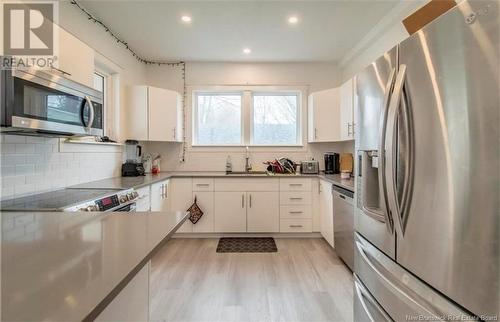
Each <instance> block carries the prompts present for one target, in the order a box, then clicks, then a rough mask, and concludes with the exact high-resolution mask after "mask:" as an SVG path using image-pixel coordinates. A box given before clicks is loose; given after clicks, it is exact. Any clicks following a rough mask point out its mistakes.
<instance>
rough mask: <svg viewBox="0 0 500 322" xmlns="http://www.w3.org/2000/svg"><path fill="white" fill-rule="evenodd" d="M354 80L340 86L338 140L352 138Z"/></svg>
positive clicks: (353, 129)
mask: <svg viewBox="0 0 500 322" xmlns="http://www.w3.org/2000/svg"><path fill="white" fill-rule="evenodd" d="M354 126H355V124H354V81H353V79H350V80H348V81H347V82H345V83H344V84H342V86H340V140H342V141H344V140H354V131H355V128H354Z"/></svg>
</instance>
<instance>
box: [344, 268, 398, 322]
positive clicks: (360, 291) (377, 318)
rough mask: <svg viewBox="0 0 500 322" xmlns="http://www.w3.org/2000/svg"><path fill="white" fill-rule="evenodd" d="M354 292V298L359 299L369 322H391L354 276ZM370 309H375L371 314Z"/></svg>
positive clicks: (371, 310)
mask: <svg viewBox="0 0 500 322" xmlns="http://www.w3.org/2000/svg"><path fill="white" fill-rule="evenodd" d="M354 290H355V291H356V296H357V298H358V299H359V303H360V304H361V306H362V307H363V310H364V311H365V313H366V315H367V316H368V318H369V319H370V321H371V322H381V321H386V322H392V321H393V320H392V319H391V318H390V317H389V315H388V314H387V313H386V312H384V310H383V309H382V308H381V307H380V305H379V304H378V303H377V302H376V301H375V299H374V298H373V297H372V296H371V295H370V293H369V292H368V290H367V289H366V288H365V287H364V286H363V285H362V284H361V282H360V281H359V278H358V277H357V276H356V275H354ZM367 302H368V303H367ZM370 307H373V308H375V309H376V311H375V312H373V309H370Z"/></svg>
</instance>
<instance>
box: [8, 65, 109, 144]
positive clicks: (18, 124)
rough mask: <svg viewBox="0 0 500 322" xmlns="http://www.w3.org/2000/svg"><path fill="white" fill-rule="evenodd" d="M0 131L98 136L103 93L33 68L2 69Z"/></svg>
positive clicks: (101, 127)
mask: <svg viewBox="0 0 500 322" xmlns="http://www.w3.org/2000/svg"><path fill="white" fill-rule="evenodd" d="M0 107H1V113H0V118H1V131H2V132H6V133H13V134H26V135H46V136H71V135H79V136H87V135H95V136H102V135H103V134H104V110H103V95H102V93H101V92H99V91H96V90H94V89H92V88H89V87H87V86H85V85H82V84H79V83H76V82H74V81H71V80H68V79H65V78H63V77H61V76H56V75H52V74H49V73H46V72H44V71H34V70H2V71H1V75H0Z"/></svg>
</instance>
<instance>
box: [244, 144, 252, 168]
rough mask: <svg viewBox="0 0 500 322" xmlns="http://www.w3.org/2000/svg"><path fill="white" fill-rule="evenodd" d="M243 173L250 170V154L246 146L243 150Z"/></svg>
mask: <svg viewBox="0 0 500 322" xmlns="http://www.w3.org/2000/svg"><path fill="white" fill-rule="evenodd" d="M245 150H246V152H245V172H250V170H252V165H251V164H250V152H249V150H248V146H247V147H246V148H245Z"/></svg>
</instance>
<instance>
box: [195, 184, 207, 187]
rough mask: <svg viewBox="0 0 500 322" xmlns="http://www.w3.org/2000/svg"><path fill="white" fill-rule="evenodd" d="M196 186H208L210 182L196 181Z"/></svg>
mask: <svg viewBox="0 0 500 322" xmlns="http://www.w3.org/2000/svg"><path fill="white" fill-rule="evenodd" d="M196 186H197V187H209V186H210V184H209V183H197V184H196Z"/></svg>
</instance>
